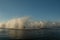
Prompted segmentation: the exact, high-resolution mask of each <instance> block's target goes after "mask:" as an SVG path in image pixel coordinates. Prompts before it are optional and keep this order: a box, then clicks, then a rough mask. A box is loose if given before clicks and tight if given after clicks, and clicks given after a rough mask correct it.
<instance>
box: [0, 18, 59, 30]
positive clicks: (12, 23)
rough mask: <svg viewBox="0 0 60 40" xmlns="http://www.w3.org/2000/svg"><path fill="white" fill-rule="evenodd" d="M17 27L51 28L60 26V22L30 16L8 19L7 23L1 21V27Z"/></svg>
mask: <svg viewBox="0 0 60 40" xmlns="http://www.w3.org/2000/svg"><path fill="white" fill-rule="evenodd" d="M3 26H4V27H5V28H17V29H23V28H26V29H32V28H33V29H34V28H35V29H37V28H38V29H39V28H51V27H57V26H60V22H49V21H34V20H33V21H32V19H31V18H30V17H20V18H13V19H11V20H8V21H7V22H5V23H0V28H2V27H3Z"/></svg>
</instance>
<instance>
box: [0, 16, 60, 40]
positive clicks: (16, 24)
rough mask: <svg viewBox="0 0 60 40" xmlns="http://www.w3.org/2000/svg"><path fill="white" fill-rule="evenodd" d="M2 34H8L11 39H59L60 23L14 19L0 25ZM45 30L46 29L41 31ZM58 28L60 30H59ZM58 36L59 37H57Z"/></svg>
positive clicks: (23, 18)
mask: <svg viewBox="0 0 60 40" xmlns="http://www.w3.org/2000/svg"><path fill="white" fill-rule="evenodd" d="M0 28H7V29H0V32H1V34H2V33H3V32H4V31H5V33H3V34H7V35H6V36H7V37H9V38H17V39H19V38H20V39H25V38H27V39H30V38H40V39H44V38H45V39H46V38H49V39H50V38H51V39H52V38H57V39H59V37H58V36H59V35H60V34H59V33H60V32H59V30H60V29H59V28H60V23H58V22H48V21H47V22H46V21H34V20H33V21H32V19H30V18H29V17H20V18H13V19H11V20H8V21H7V22H5V23H0ZM9 28H10V29H9ZM41 28H45V29H41ZM57 28H58V29H57ZM13 29H15V30H13ZM56 36H57V37H56Z"/></svg>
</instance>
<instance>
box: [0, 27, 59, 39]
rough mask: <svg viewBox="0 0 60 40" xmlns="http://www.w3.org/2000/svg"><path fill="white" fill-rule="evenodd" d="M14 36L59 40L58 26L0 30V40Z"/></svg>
mask: <svg viewBox="0 0 60 40" xmlns="http://www.w3.org/2000/svg"><path fill="white" fill-rule="evenodd" d="M15 38H17V39H18V38H20V39H36V40H60V28H50V29H49V28H48V29H26V30H3V31H0V40H5V39H6V40H8V39H15Z"/></svg>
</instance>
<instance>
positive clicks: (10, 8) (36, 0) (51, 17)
mask: <svg viewBox="0 0 60 40" xmlns="http://www.w3.org/2000/svg"><path fill="white" fill-rule="evenodd" d="M23 16H30V17H32V18H33V19H34V20H46V21H60V0H0V22H4V21H7V20H9V19H11V18H15V17H23Z"/></svg>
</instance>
